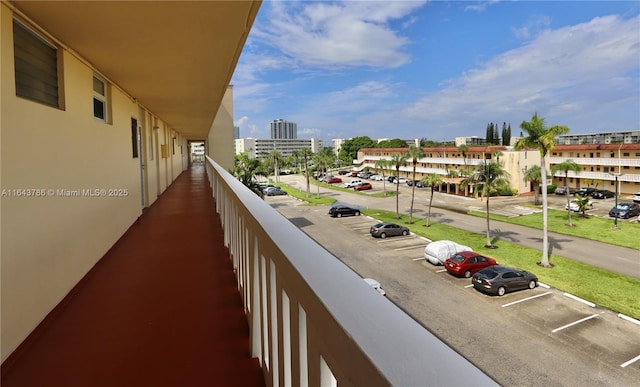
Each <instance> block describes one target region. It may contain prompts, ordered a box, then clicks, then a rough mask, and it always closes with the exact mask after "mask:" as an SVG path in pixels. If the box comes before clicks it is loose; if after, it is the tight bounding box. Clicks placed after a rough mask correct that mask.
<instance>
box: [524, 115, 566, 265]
mask: <svg viewBox="0 0 640 387" xmlns="http://www.w3.org/2000/svg"><path fill="white" fill-rule="evenodd" d="M520 129H522V130H523V131H525V132H527V136H526V137H522V138H521V139H519V140H518V141H517V142H516V145H515V149H516V150H520V149H524V148H533V149H538V150H539V151H540V172H541V178H540V180H541V181H542V259H541V261H540V265H542V266H543V267H551V264H550V263H549V230H548V227H549V217H548V214H547V209H548V206H549V203H548V201H547V168H546V165H547V154H548V153H549V152H550V151H552V150H553V149H554V148H555V146H556V144H555V138H556V136H559V135H562V134H567V133H569V128H568V127H566V126H561V125H554V126H552V127H550V128H547V127H546V126H545V124H544V118H541V117H538V113H535V114H534V115H533V117H531V121H529V122H527V121H522V123H521V124H520Z"/></svg>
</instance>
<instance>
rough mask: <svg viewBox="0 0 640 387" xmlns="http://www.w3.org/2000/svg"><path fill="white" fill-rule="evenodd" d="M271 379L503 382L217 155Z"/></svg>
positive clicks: (217, 185)
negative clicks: (349, 264)
mask: <svg viewBox="0 0 640 387" xmlns="http://www.w3.org/2000/svg"><path fill="white" fill-rule="evenodd" d="M207 174H208V176H209V181H210V182H211V187H212V191H213V196H214V198H215V201H216V211H217V212H218V214H219V216H220V221H221V223H222V225H223V228H224V243H225V245H226V246H227V247H228V248H229V253H230V255H231V257H232V260H233V265H234V268H235V270H236V276H237V281H238V286H239V291H240V294H241V296H242V298H243V302H244V305H245V312H246V315H247V321H248V323H249V328H250V336H251V343H252V353H253V356H255V357H257V358H258V359H259V360H260V364H261V365H262V369H263V373H264V375H265V381H266V384H267V386H290V385H299V386H313V387H315V386H336V385H343V384H344V385H349V386H383V385H396V386H426V385H437V386H447V385H448V386H461V385H495V382H494V381H492V380H491V379H490V378H489V377H488V376H487V375H485V374H484V373H483V372H482V371H481V370H479V369H478V368H476V367H475V366H474V365H473V364H471V363H470V362H469V361H467V360H466V359H464V358H463V357H462V356H460V355H459V354H458V353H456V352H455V351H454V350H453V349H451V348H450V347H449V346H447V345H446V344H445V343H443V342H442V341H440V340H439V339H438V338H436V337H435V336H434V335H432V334H431V333H430V332H428V331H427V330H426V329H425V328H423V327H422V326H421V325H420V324H418V323H417V322H416V321H415V320H413V319H412V318H411V317H409V316H408V315H407V314H405V313H404V312H403V311H401V310H400V309H399V308H398V307H396V306H395V305H394V304H393V303H391V302H390V301H389V300H387V299H386V298H385V297H381V296H380V295H379V294H378V293H377V292H376V291H375V290H373V289H372V288H371V287H370V286H369V285H367V284H366V283H365V282H364V281H362V279H361V278H360V277H359V276H358V275H357V274H356V273H355V272H353V271H352V270H351V269H349V268H348V267H347V266H345V265H344V264H343V263H342V262H341V261H340V260H338V259H337V258H336V257H334V256H333V255H331V254H330V253H329V252H328V251H327V250H325V249H324V248H323V247H321V246H320V245H318V244H317V243H316V242H315V241H314V240H312V239H311V238H309V237H308V236H307V235H306V234H305V233H304V232H302V231H301V230H300V229H298V228H297V227H296V226H295V225H293V224H292V223H291V222H289V220H287V219H286V218H284V217H283V216H282V215H280V214H279V213H278V212H277V211H276V210H274V209H273V208H272V207H271V206H269V205H268V204H267V203H265V202H264V201H263V200H262V199H260V198H259V197H258V196H257V195H255V194H254V193H253V192H251V191H249V190H248V189H246V188H245V187H244V186H243V185H242V183H240V182H239V181H238V180H237V179H235V178H234V177H233V176H231V175H230V174H229V173H228V172H227V171H225V170H224V169H223V168H221V167H220V166H219V165H217V164H216V163H215V162H213V160H211V159H210V158H208V157H207Z"/></svg>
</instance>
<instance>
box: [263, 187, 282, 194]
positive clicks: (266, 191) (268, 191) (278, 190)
mask: <svg viewBox="0 0 640 387" xmlns="http://www.w3.org/2000/svg"><path fill="white" fill-rule="evenodd" d="M262 192H264V194H265V195H267V196H279V195H286V194H287V191H284V190H282V189H281V188H280V187H267V188H265V189H264V191H262Z"/></svg>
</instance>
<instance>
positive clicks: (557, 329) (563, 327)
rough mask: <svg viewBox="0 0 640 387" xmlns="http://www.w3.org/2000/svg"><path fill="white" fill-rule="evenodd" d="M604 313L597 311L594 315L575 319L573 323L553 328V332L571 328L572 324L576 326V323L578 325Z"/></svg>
mask: <svg viewBox="0 0 640 387" xmlns="http://www.w3.org/2000/svg"><path fill="white" fill-rule="evenodd" d="M602 313H604V312H601V313H597V314H592V315H591V316H589V317H585V318H582V319H580V320H578V321H574V322H572V323H570V324H567V325H564V326H561V327H560V328H556V329H554V330H552V331H551V332H552V333H556V332H558V331H561V330H563V329H565V328H569V327H572V326H574V325H577V324H580V323H583V322H585V321H587V320H591V319H592V318H595V317H598V316H599V315H601V314H602Z"/></svg>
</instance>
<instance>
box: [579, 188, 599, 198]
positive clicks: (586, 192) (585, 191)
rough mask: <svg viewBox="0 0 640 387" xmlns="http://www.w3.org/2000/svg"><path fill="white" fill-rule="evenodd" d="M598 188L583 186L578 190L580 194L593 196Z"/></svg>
mask: <svg viewBox="0 0 640 387" xmlns="http://www.w3.org/2000/svg"><path fill="white" fill-rule="evenodd" d="M595 190H596V189H595V188H593V187H582V188H580V189H579V190H578V192H576V193H577V194H578V195H580V196H583V197H584V196H591V194H592V193H593V192H594V191H595Z"/></svg>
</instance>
